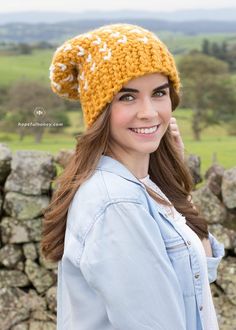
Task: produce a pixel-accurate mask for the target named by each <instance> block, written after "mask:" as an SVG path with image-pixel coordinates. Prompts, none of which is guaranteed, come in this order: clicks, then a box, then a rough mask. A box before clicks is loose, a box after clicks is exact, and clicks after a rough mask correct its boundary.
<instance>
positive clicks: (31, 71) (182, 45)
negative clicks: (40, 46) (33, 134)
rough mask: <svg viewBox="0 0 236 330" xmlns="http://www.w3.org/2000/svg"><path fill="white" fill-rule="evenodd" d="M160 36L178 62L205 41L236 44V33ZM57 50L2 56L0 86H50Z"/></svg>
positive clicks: (160, 34) (161, 34)
mask: <svg viewBox="0 0 236 330" xmlns="http://www.w3.org/2000/svg"><path fill="white" fill-rule="evenodd" d="M158 36H159V37H160V38H161V39H162V40H163V41H164V42H165V43H166V44H167V46H168V47H169V48H170V50H171V51H172V52H174V54H176V59H177V61H178V59H179V56H180V54H182V53H186V52H188V51H189V50H191V49H199V50H200V49H201V45H202V41H203V39H205V38H207V39H208V40H210V41H211V42H213V41H214V42H218V43H222V42H223V41H227V42H228V44H231V43H234V44H235V43H236V33H227V34H218V33H217V34H214V33H212V34H198V35H194V36H192V35H184V34H183V33H171V32H168V31H161V32H160V33H158ZM54 51H55V50H34V51H33V53H32V54H31V55H8V56H0V72H1V75H0V86H1V85H9V84H10V83H11V82H13V81H15V80H18V79H29V80H37V81H41V82H42V83H45V84H49V78H48V74H49V73H48V68H49V66H50V62H51V59H52V56H53V53H54Z"/></svg>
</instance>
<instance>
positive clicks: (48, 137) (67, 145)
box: [0, 109, 236, 173]
mask: <svg viewBox="0 0 236 330" xmlns="http://www.w3.org/2000/svg"><path fill="white" fill-rule="evenodd" d="M68 115H69V118H70V122H71V126H70V127H68V128H65V129H64V132H62V133H61V134H56V135H55V134H49V133H45V134H44V136H43V140H42V142H41V143H40V144H35V143H34V138H33V136H26V137H25V138H24V140H23V141H19V137H18V136H17V135H16V134H6V133H0V142H3V143H6V144H7V145H8V146H9V148H10V149H11V150H12V151H13V152H14V151H16V150H43V151H47V152H50V153H52V154H56V153H57V152H58V151H59V150H62V149H66V150H68V149H73V148H74V147H75V144H76V139H75V137H74V135H75V133H76V132H78V131H79V130H80V129H81V114H80V113H76V112H69V113H68ZM174 115H175V117H176V118H177V120H178V124H179V128H180V131H181V135H182V138H183V140H184V144H185V150H186V152H187V154H196V155H199V156H200V157H201V162H202V165H201V170H202V173H205V171H206V170H207V169H208V168H209V166H210V165H211V164H212V158H213V155H215V156H216V158H217V161H218V163H219V164H221V165H222V166H224V167H225V168H231V167H234V166H236V138H235V137H234V136H227V133H226V128H225V127H224V126H223V125H222V126H215V127H210V128H208V129H206V130H205V131H204V132H203V133H202V140H201V141H199V142H197V141H194V140H193V137H192V132H191V122H190V119H191V110H189V109H188V110H184V109H178V110H176V111H175V113H174Z"/></svg>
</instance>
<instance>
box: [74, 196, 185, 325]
mask: <svg viewBox="0 0 236 330" xmlns="http://www.w3.org/2000/svg"><path fill="white" fill-rule="evenodd" d="M80 268H81V271H82V273H83V276H84V277H85V279H86V280H87V282H88V283H89V285H90V286H91V287H92V288H93V289H94V290H95V291H96V292H97V294H98V295H100V296H101V297H102V299H103V301H104V304H105V307H106V311H107V315H108V318H109V320H110V322H111V324H112V325H113V326H114V328H115V329H117V330H124V329H125V330H134V329H135V330H169V329H178V330H186V321H185V309H184V301H183V296H182V293H181V289H180V287H179V284H178V280H177V278H176V275H175V273H174V270H173V267H172V266H171V263H170V261H169V258H168V256H167V254H166V251H165V246H164V243H163V240H162V237H161V234H160V231H159V227H158V225H157V223H156V222H155V220H154V219H153V218H152V217H151V215H150V214H149V213H148V212H147V211H146V209H145V208H144V207H143V206H142V205H140V204H136V203H133V202H123V203H115V204H111V205H109V206H108V207H107V208H106V210H105V212H104V213H103V214H102V215H101V216H100V217H99V218H98V219H97V221H96V223H95V224H94V225H93V227H92V228H91V230H90V231H89V233H88V235H87V238H86V241H85V247H84V250H83V254H82V257H81V260H80Z"/></svg>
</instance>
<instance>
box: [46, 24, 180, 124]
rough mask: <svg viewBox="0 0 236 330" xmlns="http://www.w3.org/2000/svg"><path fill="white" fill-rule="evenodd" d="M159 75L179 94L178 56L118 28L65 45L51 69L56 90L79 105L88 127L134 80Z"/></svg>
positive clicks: (136, 31)
mask: <svg viewBox="0 0 236 330" xmlns="http://www.w3.org/2000/svg"><path fill="white" fill-rule="evenodd" d="M155 72H159V73H162V74H164V75H166V76H168V77H169V79H170V81H172V83H173V86H174V88H175V90H176V91H177V92H178V91H179V87H180V81H179V76H178V72H177V69H176V66H175V62H174V59H173V56H172V55H171V53H170V52H169V51H168V49H167V47H166V46H165V45H164V43H163V42H162V41H160V39H159V38H157V37H156V35H155V34H154V33H152V32H150V31H148V30H146V29H144V28H142V27H139V26H135V25H130V24H113V25H107V26H103V27H100V28H98V29H96V30H93V31H90V32H88V33H86V34H81V35H78V36H76V37H74V38H73V39H70V40H68V41H66V42H65V43H64V44H63V45H62V46H61V47H59V48H58V49H57V50H56V52H55V54H54V56H53V60H52V64H51V66H50V79H51V86H52V90H53V91H54V92H55V93H57V94H58V95H59V96H61V97H64V98H67V99H71V100H79V101H80V103H81V106H82V110H83V113H84V120H85V123H86V124H87V126H91V125H92V123H93V122H94V121H95V120H96V119H97V117H98V116H99V115H100V114H101V112H102V111H103V109H104V108H105V106H106V105H107V104H108V103H110V102H111V101H112V99H113V97H114V96H115V95H116V94H117V93H118V92H119V90H120V89H121V88H122V86H123V85H124V84H125V83H127V82H128V81H129V80H131V79H134V78H137V77H140V76H142V75H145V74H148V73H155Z"/></svg>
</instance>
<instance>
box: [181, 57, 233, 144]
mask: <svg viewBox="0 0 236 330" xmlns="http://www.w3.org/2000/svg"><path fill="white" fill-rule="evenodd" d="M179 70H180V74H181V77H182V84H183V105H184V106H186V107H191V108H192V109H193V117H192V118H193V119H192V131H193V135H194V139H195V140H200V137H201V132H202V130H204V128H206V127H208V126H210V125H215V124H220V123H221V121H224V122H230V121H231V120H232V119H233V118H235V116H236V112H235V111H236V97H235V93H234V90H235V83H233V81H232V79H231V78H230V76H229V72H228V65H227V63H224V62H223V61H220V60H217V59H215V58H213V57H210V56H207V55H204V54H200V53H198V54H197V53H195V54H191V55H186V56H183V57H182V59H181V60H180V62H179Z"/></svg>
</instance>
